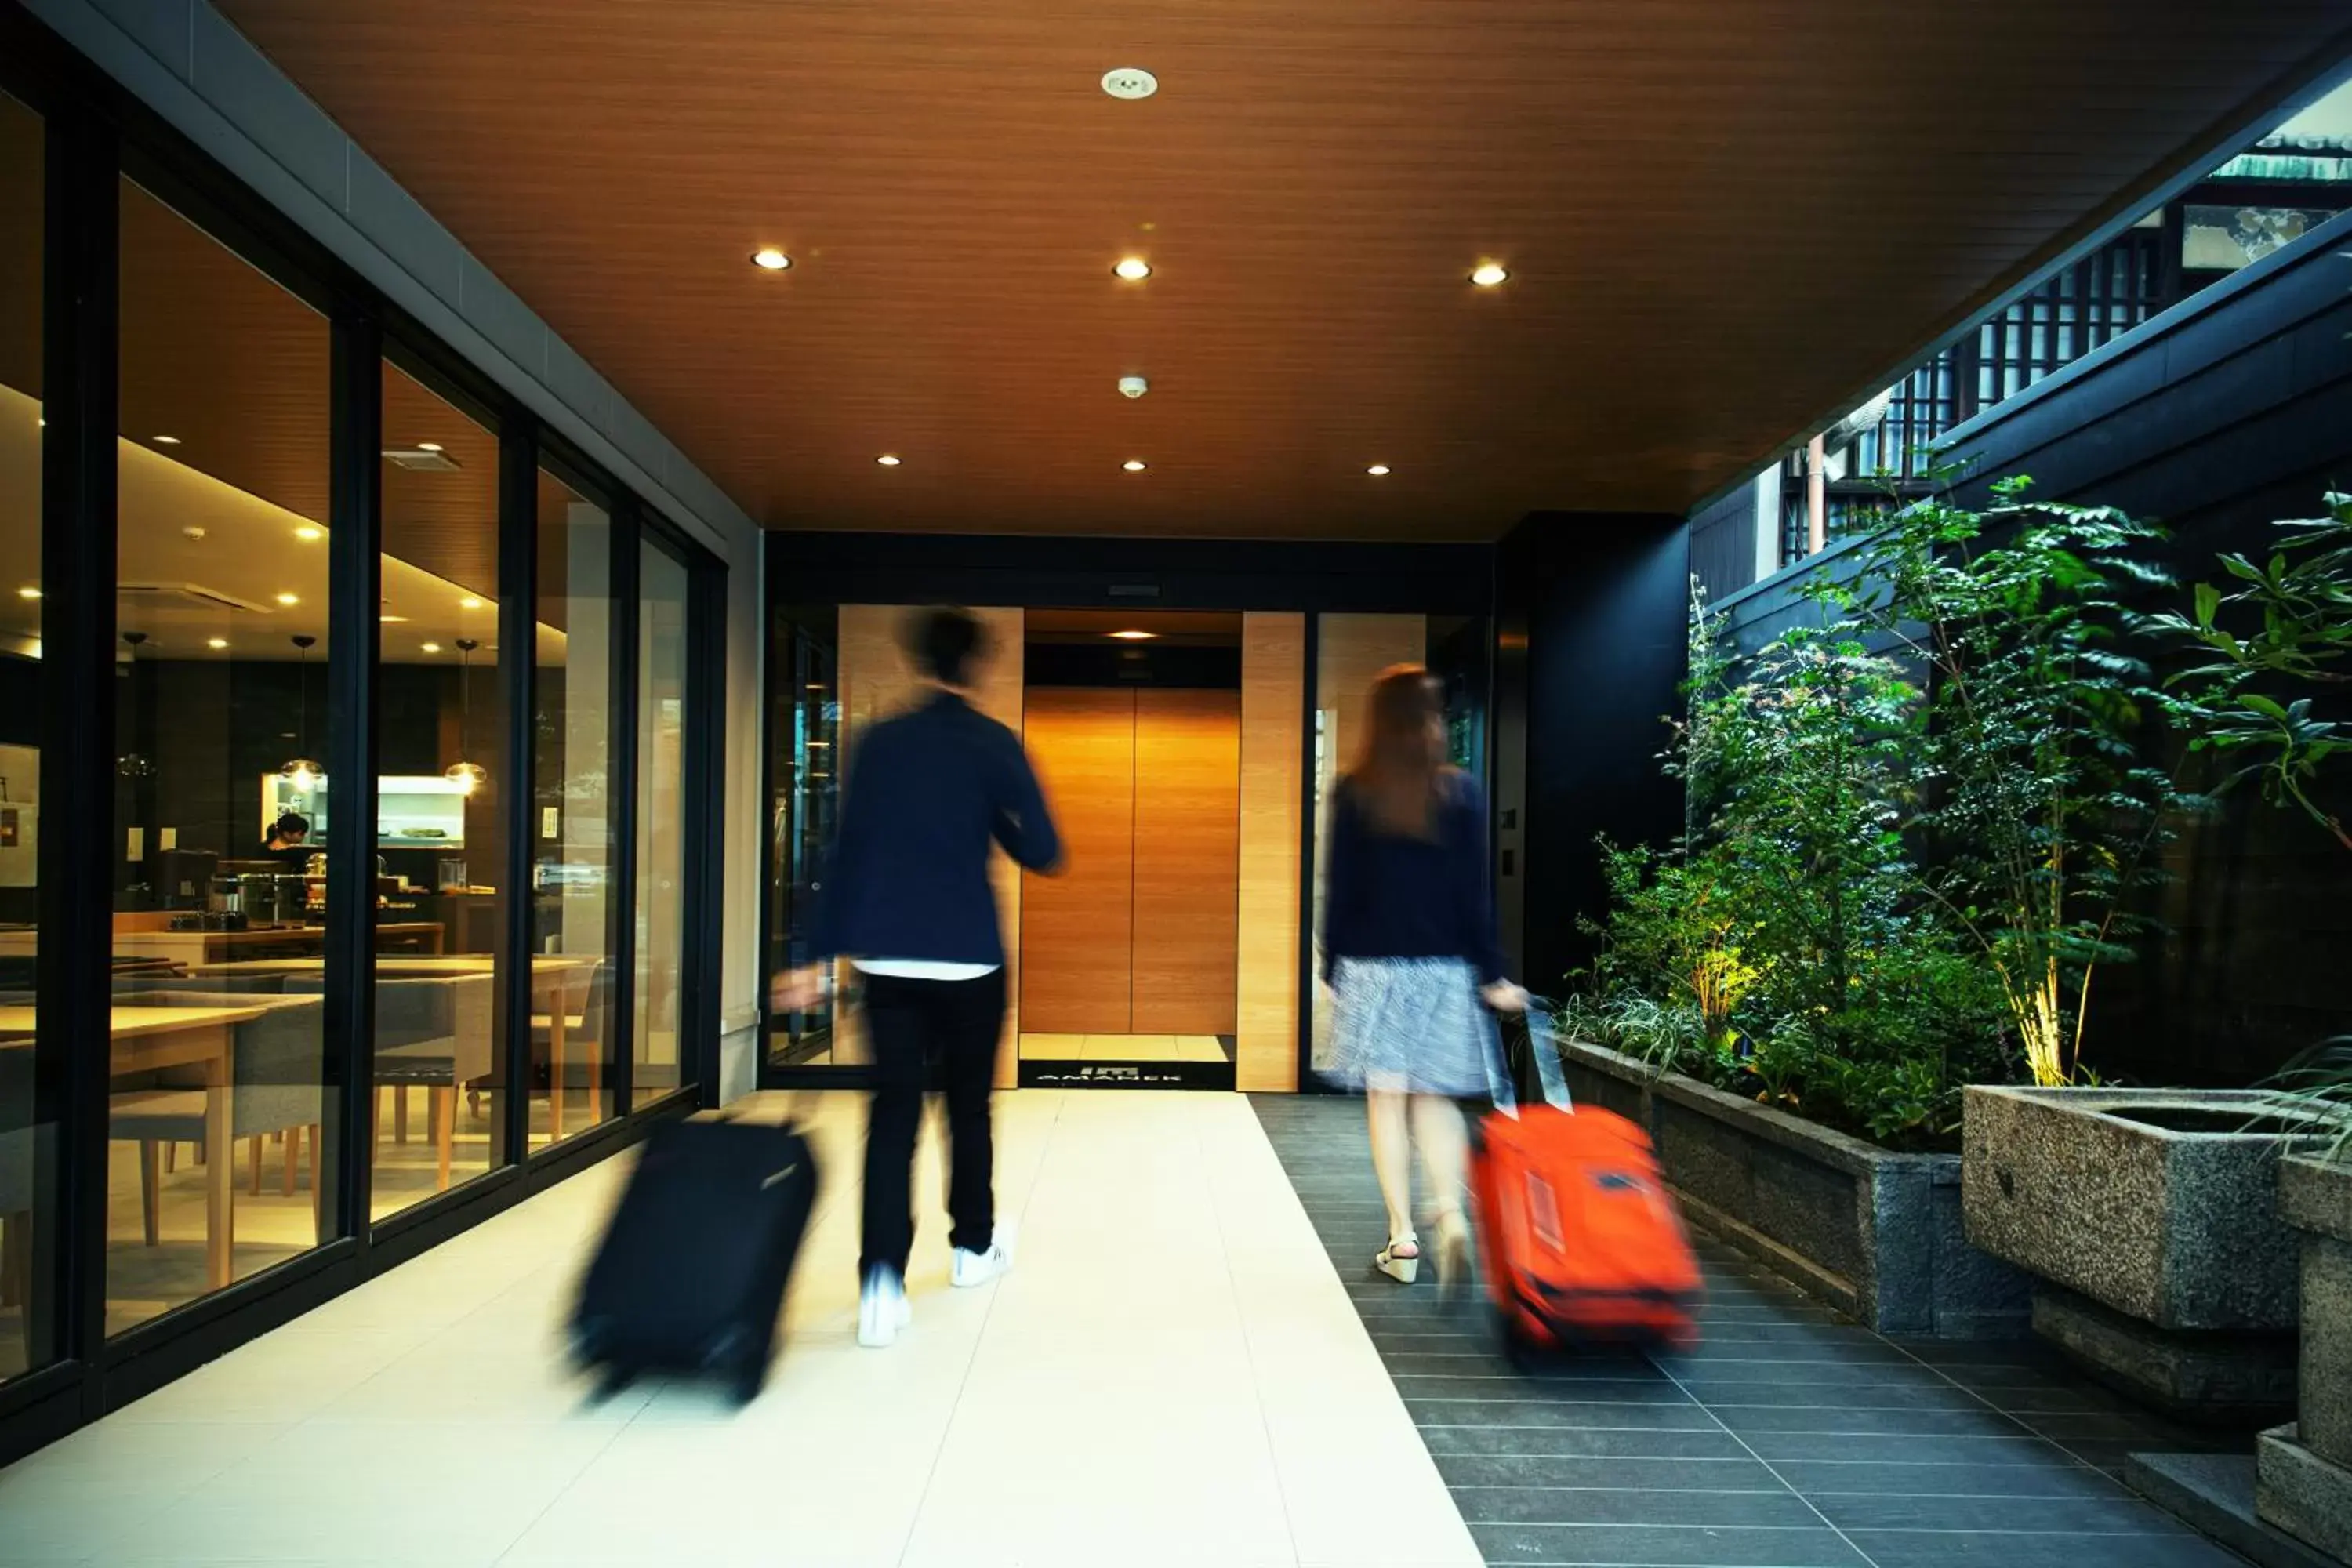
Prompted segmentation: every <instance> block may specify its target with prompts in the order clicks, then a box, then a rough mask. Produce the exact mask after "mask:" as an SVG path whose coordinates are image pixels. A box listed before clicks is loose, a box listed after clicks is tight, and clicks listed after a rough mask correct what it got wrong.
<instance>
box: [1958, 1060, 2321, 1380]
mask: <svg viewBox="0 0 2352 1568" xmlns="http://www.w3.org/2000/svg"><path fill="white" fill-rule="evenodd" d="M2263 1100H2264V1097H2263V1095H2262V1094H2260V1093H2258V1092H2257V1091H2254V1090H2246V1089H2240V1090H2203V1089H2129V1090H2126V1089H2006V1088H1983V1087H1978V1088H1971V1089H1969V1090H1968V1091H1967V1094H1966V1097H1965V1111H1964V1117H1965V1131H1964V1143H1965V1155H1964V1160H1963V1176H1962V1194H1963V1206H1964V1208H1965V1210H1966V1214H1967V1220H1968V1237H1969V1240H1970V1241H1972V1242H1974V1243H1975V1244H1976V1245H1977V1246H1978V1247H1981V1248H1983V1249H1984V1250H1985V1251H1987V1252H1990V1253H1991V1254H1993V1255H1994V1256H1995V1257H1998V1258H2006V1259H2007V1260H2009V1261H2010V1262H2011V1263H2014V1264H2016V1265H2017V1266H2018V1267H2019V1268H2024V1269H2026V1270H2028V1271H2029V1272H2031V1273H2032V1274H2034V1275H2037V1276H2039V1277H2040V1279H2042V1280H2044V1281H2046V1282H2047V1287H2043V1288H2037V1289H2036V1291H2035V1294H2034V1304H2033V1323H2034V1330H2035V1331H2036V1332H2037V1333H2039V1334H2041V1335H2042V1337H2043V1338H2045V1339H2048V1340H2050V1341H2052V1342H2054V1343H2056V1344H2057V1345H2058V1346H2059V1347H2060V1348H2061V1349H2062V1350H2063V1351H2065V1352H2067V1353H2068V1354H2069V1355H2071V1356H2072V1357H2073V1358H2074V1359H2075V1360H2076V1361H2078V1362H2080V1363H2083V1364H2084V1366H2085V1367H2086V1368H2087V1369H2089V1370H2090V1371H2092V1372H2093V1373H2096V1374H2098V1375H2100V1376H2102V1377H2103V1378H2105V1380H2106V1381H2108V1382H2110V1383H2112V1384H2116V1385H2118V1386H2121V1387H2123V1388H2125V1389H2126V1391H2128V1392H2130V1393H2132V1394H2136V1395H2137V1396H2139V1397H2142V1398H2144V1399H2147V1400H2148V1401H2149V1402H2151V1403H2153V1404H2156V1405H2160V1406H2163V1407H2165V1408H2167V1409H2168V1410H2171V1411H2172V1412H2174V1413H2175V1414H2179V1415H2189V1416H2207V1417H2215V1418H2224V1417H2226V1418H2230V1419H2240V1418H2243V1417H2246V1416H2250V1415H2262V1414H2265V1413H2273V1412H2283V1411H2284V1410H2285V1409H2287V1408H2290V1407H2291V1406H2292V1405H2293V1403H2294V1326H2295V1297H2296V1289H2295V1243H2294V1235H2293V1233H2292V1232H2291V1231H2289V1230H2288V1228H2287V1226H2285V1224H2284V1221H2282V1220H2281V1219H2280V1217H2279V1215H2278V1204H2277V1172H2278V1161H2279V1152H2280V1149H2281V1147H2282V1144H2281V1141H2280V1133H2281V1132H2282V1131H2284V1129H2281V1128H2278V1127H2275V1126H2271V1125H2268V1124H2265V1123H2261V1122H2259V1121H2256V1118H2257V1117H2258V1116H2259V1113H2260V1111H2261V1110H2262V1109H2263ZM2250 1123H2251V1124H2252V1125H2251V1126H2250Z"/></svg>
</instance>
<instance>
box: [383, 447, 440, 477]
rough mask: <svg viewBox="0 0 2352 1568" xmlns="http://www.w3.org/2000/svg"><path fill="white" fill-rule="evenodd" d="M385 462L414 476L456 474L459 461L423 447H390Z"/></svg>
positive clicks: (385, 452) (385, 453) (385, 455)
mask: <svg viewBox="0 0 2352 1568" xmlns="http://www.w3.org/2000/svg"><path fill="white" fill-rule="evenodd" d="M383 460H384V461H385V462H387V463H390V464H391V465H392V466H393V467H394V468H406V469H407V470H408V471H409V472H410V473H412V474H454V473H456V472H457V460H456V459H455V458H451V457H450V456H449V454H448V453H446V452H429V451H426V450H425V448H423V447H386V448H384V454H383Z"/></svg>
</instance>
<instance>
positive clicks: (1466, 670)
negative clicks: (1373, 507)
mask: <svg viewBox="0 0 2352 1568" xmlns="http://www.w3.org/2000/svg"><path fill="white" fill-rule="evenodd" d="M1317 628H1318V629H1317V633H1316V655H1315V658H1316V665H1315V764H1314V765H1315V843H1316V854H1315V891H1314V910H1315V926H1314V938H1313V941H1314V942H1315V985H1314V1016H1313V1020H1312V1026H1313V1029H1314V1036H1313V1056H1312V1058H1311V1059H1312V1061H1313V1064H1314V1067H1315V1070H1317V1071H1318V1072H1321V1071H1324V1070H1326V1069H1327V1068H1328V1067H1329V1066H1330V1034H1331V993H1330V989H1329V987H1328V986H1326V985H1325V984H1323V983H1322V976H1323V945H1322V944H1323V884H1324V870H1325V860H1326V857H1325V849H1326V847H1327V846H1328V844H1329V842H1330V836H1329V833H1328V825H1329V808H1330V799H1331V788H1332V785H1334V784H1337V783H1338V782H1339V776H1340V775H1341V774H1342V773H1346V772H1347V771H1348V769H1349V768H1350V767H1352V766H1354V765H1355V761H1356V754H1357V752H1359V751H1360V750H1361V749H1362V746H1363V743H1364V734H1363V726H1364V712H1365V705H1366V703H1367V702H1368V700H1370V696H1371V689H1372V682H1373V681H1374V680H1376V679H1379V677H1380V674H1381V671H1382V670H1384V669H1387V668H1389V667H1391V665H1398V664H1423V665H1427V666H1428V667H1429V668H1430V669H1431V671H1432V672H1433V673H1434V674H1435V675H1436V676H1438V678H1439V679H1442V680H1443V681H1444V683H1445V689H1446V720H1445V730H1446V747H1447V752H1448V753H1449V760H1450V761H1452V762H1453V763H1454V765H1455V766H1457V767H1460V768H1464V769H1465V770H1467V771H1468V772H1470V773H1473V774H1475V775H1476V776H1477V777H1478V779H1479V780H1480V781H1481V782H1482V783H1483V782H1484V780H1485V778H1486V676H1487V670H1486V621H1484V620H1483V619H1474V618H1471V617H1467V616H1417V615H1352V614H1350V615H1326V616H1318V618H1317Z"/></svg>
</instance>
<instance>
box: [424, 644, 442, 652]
mask: <svg viewBox="0 0 2352 1568" xmlns="http://www.w3.org/2000/svg"><path fill="white" fill-rule="evenodd" d="M424 647H425V652H426V653H439V652H440V651H441V645H440V644H439V643H437V642H429V643H426V644H425V645H424Z"/></svg>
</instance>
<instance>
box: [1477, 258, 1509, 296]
mask: <svg viewBox="0 0 2352 1568" xmlns="http://www.w3.org/2000/svg"><path fill="white" fill-rule="evenodd" d="M1510 275H1511V269H1510V268H1507V267H1506V266H1504V265H1503V264H1502V263H1501V262H1499V261H1482V262H1480V263H1478V265H1477V266H1475V267H1474V268H1471V269H1470V281H1471V282H1473V283H1475V284H1476V285H1478V287H1479V288H1481V289H1492V288H1493V287H1494V286H1495V285H1496V284H1497V283H1500V282H1502V281H1504V280H1505V279H1507V278H1509V277H1510Z"/></svg>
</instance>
